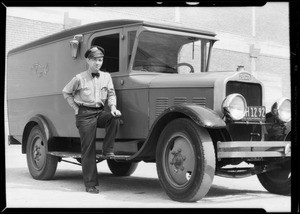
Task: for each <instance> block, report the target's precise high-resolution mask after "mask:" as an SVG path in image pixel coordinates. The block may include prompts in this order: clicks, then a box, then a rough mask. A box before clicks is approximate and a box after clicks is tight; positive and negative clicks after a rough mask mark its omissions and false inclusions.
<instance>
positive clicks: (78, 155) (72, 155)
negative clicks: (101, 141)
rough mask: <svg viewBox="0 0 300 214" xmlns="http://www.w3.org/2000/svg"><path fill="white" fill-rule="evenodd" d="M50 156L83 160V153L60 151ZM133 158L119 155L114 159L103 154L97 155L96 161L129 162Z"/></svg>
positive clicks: (51, 153)
mask: <svg viewBox="0 0 300 214" xmlns="http://www.w3.org/2000/svg"><path fill="white" fill-rule="evenodd" d="M48 154H50V155H53V156H57V157H62V158H81V153H78V152H59V151H52V152H48ZM130 157H131V156H130V155H119V154H116V155H115V156H113V157H105V156H104V155H102V154H96V159H102V160H104V159H113V160H128V159H129V158H130Z"/></svg>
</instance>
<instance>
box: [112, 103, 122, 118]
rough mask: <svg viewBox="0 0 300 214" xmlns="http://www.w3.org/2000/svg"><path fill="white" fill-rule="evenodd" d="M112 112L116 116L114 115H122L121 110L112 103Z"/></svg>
mask: <svg viewBox="0 0 300 214" xmlns="http://www.w3.org/2000/svg"><path fill="white" fill-rule="evenodd" d="M110 113H111V114H112V115H113V116H114V117H121V115H122V114H121V112H120V111H119V110H118V109H117V108H116V106H114V105H112V106H111V108H110Z"/></svg>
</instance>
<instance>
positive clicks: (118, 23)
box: [8, 19, 216, 55]
mask: <svg viewBox="0 0 300 214" xmlns="http://www.w3.org/2000/svg"><path fill="white" fill-rule="evenodd" d="M133 25H141V26H142V25H143V26H148V27H156V28H161V29H168V30H175V31H184V32H188V33H196V34H201V35H205V36H213V37H214V36H215V35H216V34H215V33H214V32H210V31H204V30H198V29H193V28H186V27H182V26H179V25H178V26H176V25H166V24H158V23H152V22H146V21H142V20H129V19H128V20H127V19H119V20H110V21H101V22H95V23H91V24H86V25H82V26H79V27H74V28H70V29H67V30H63V31H60V32H58V33H55V34H52V35H49V36H46V37H43V38H41V39H38V40H35V41H33V42H30V43H27V44H25V45H22V46H19V47H17V48H14V49H12V50H10V51H9V52H8V55H11V54H13V53H16V52H19V51H22V50H25V49H28V48H32V47H35V46H38V45H42V44H46V43H49V42H53V41H56V40H59V39H63V38H66V37H73V36H74V35H76V34H84V33H88V32H92V31H97V30H108V29H114V28H119V27H126V26H133Z"/></svg>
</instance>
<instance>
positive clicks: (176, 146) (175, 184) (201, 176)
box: [156, 118, 215, 202]
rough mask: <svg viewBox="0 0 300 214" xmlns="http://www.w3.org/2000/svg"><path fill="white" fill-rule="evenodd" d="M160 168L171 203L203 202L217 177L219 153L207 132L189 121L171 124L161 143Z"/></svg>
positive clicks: (158, 154) (165, 131) (158, 155)
mask: <svg viewBox="0 0 300 214" xmlns="http://www.w3.org/2000/svg"><path fill="white" fill-rule="evenodd" d="M156 167H157V173H158V177H159V180H160V183H161V185H162V187H163V189H164V190H165V191H166V193H167V194H168V196H169V197H170V198H171V199H173V200H176V201H183V202H192V201H198V200H200V199H201V198H203V197H204V196H205V195H206V194H207V192H208V191H209V189H210V187H211V184H212V181H213V178H214V174H215V152H214V147H213V143H212V140H211V138H210V136H209V134H208V132H207V130H206V129H204V128H202V127H199V126H198V125H196V124H195V123H194V122H193V121H192V120H189V119H185V118H179V119H176V120H174V121H172V122H170V123H169V124H168V125H167V126H166V127H165V129H164V130H163V132H162V134H161V136H160V138H159V141H158V145H157V149H156Z"/></svg>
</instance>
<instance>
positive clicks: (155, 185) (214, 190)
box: [6, 167, 266, 204]
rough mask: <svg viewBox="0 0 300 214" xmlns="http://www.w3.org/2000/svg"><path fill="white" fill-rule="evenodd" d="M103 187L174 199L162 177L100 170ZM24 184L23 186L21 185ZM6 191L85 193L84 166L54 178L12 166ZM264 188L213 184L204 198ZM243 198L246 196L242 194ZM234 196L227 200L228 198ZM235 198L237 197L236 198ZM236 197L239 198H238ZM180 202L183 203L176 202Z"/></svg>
mask: <svg viewBox="0 0 300 214" xmlns="http://www.w3.org/2000/svg"><path fill="white" fill-rule="evenodd" d="M98 179H99V187H98V188H99V189H100V191H101V193H102V195H104V196H105V198H107V199H110V198H111V200H116V201H118V200H121V201H128V202H135V201H139V200H140V201H141V203H142V202H143V203H147V204H151V203H156V202H163V201H170V200H171V199H170V198H169V197H168V196H167V194H166V193H165V192H164V190H163V189H162V187H161V185H160V182H159V180H158V178H156V177H154V178H153V177H151V178H148V177H140V176H134V175H133V176H127V177H117V176H115V175H113V174H111V173H107V172H98ZM20 183H21V185H20ZM6 184H7V189H6V191H13V190H14V188H18V189H20V188H21V189H22V191H28V194H30V191H31V190H42V191H47V190H49V191H50V190H51V191H53V190H55V191H59V192H62V193H64V194H68V192H70V193H76V192H78V193H81V192H82V193H84V191H85V190H84V184H83V180H82V172H81V167H78V168H75V169H68V170H61V169H60V170H58V171H57V172H56V174H55V176H54V178H53V179H52V180H45V181H41V180H34V179H33V178H32V177H31V175H30V174H29V172H28V170H27V169H26V168H10V169H7V173H6ZM264 193H266V192H264V191H254V190H248V189H234V188H232V189H229V188H228V187H226V186H222V185H214V184H213V185H212V186H211V188H210V190H209V192H208V194H207V195H206V196H205V197H204V198H203V199H202V200H205V201H206V202H211V203H213V202H214V201H215V200H216V199H218V198H222V197H226V196H243V195H249V194H251V195H260V194H264ZM242 198H243V197H242ZM228 200H229V201H230V199H227V201H228ZM232 200H234V199H232ZM235 200H236V197H235ZM174 203H179V202H174Z"/></svg>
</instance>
